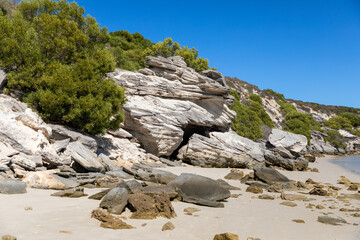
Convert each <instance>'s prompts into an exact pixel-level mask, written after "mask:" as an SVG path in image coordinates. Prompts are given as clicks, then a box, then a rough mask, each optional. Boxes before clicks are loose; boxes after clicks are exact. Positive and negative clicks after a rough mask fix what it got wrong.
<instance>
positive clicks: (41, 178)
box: [22, 169, 79, 190]
mask: <svg viewBox="0 0 360 240" xmlns="http://www.w3.org/2000/svg"><path fill="white" fill-rule="evenodd" d="M59 172H60V170H58V169H55V170H48V171H40V172H28V173H27V174H26V175H25V177H24V179H22V181H23V182H25V183H26V184H27V185H28V186H29V187H33V188H44V189H54V190H65V189H69V188H74V187H77V186H78V185H79V184H78V183H77V182H75V181H73V180H71V179H67V178H63V177H60V176H58V175H56V173H59Z"/></svg>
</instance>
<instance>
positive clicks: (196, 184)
mask: <svg viewBox="0 0 360 240" xmlns="http://www.w3.org/2000/svg"><path fill="white" fill-rule="evenodd" d="M168 185H169V186H173V187H175V188H177V189H178V191H179V194H180V196H181V197H182V198H193V199H203V200H208V201H214V202H215V201H221V200H224V199H227V198H229V197H230V191H229V190H227V189H225V188H223V187H222V186H221V185H220V184H219V182H217V181H215V180H213V179H211V178H208V177H203V176H200V175H196V174H191V173H182V174H181V175H180V176H179V177H177V178H175V179H174V180H173V181H171V182H170V183H169V184H168Z"/></svg>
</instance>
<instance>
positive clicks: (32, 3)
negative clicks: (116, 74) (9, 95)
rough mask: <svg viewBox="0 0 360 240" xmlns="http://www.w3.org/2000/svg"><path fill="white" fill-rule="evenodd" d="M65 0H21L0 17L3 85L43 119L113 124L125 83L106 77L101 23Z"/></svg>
mask: <svg viewBox="0 0 360 240" xmlns="http://www.w3.org/2000/svg"><path fill="white" fill-rule="evenodd" d="M84 13H85V11H84V9H83V8H81V7H79V6H78V5H77V4H76V3H75V2H73V3H68V2H67V1H66V0H60V1H51V0H23V1H21V3H19V5H18V7H17V9H16V10H14V11H13V12H12V15H11V16H10V15H9V14H5V15H3V16H1V17H0V66H1V67H2V68H3V69H4V70H5V71H6V72H7V73H8V75H7V79H8V84H7V87H8V88H9V89H10V90H11V91H14V90H20V91H21V92H22V94H23V100H24V101H25V102H27V103H29V105H30V106H31V107H33V108H34V109H35V110H36V111H38V112H39V113H40V115H41V116H42V117H43V118H44V119H45V120H47V121H54V122H60V123H64V124H67V125H70V126H72V127H76V128H79V129H82V130H85V131H87V132H89V133H93V134H96V133H102V132H104V130H105V129H106V128H117V127H118V126H119V124H120V122H121V121H122V118H123V116H122V114H121V112H120V108H121V105H122V104H123V103H124V101H125V96H124V89H123V88H120V87H118V86H117V85H116V84H115V83H114V82H113V81H111V80H105V79H104V76H105V73H107V72H110V71H113V70H114V68H115V59H114V57H113V55H112V54H111V52H110V51H109V50H108V49H106V48H105V44H106V43H107V41H108V40H109V36H108V34H107V29H106V28H100V27H99V24H98V23H97V22H96V20H95V19H94V18H92V17H91V16H87V17H84Z"/></svg>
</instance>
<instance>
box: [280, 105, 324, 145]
mask: <svg viewBox="0 0 360 240" xmlns="http://www.w3.org/2000/svg"><path fill="white" fill-rule="evenodd" d="M278 103H279V105H280V110H281V112H282V113H283V114H284V115H285V121H284V123H285V127H284V130H286V131H289V132H292V133H295V134H301V135H304V136H306V138H307V139H308V143H310V139H311V130H317V131H321V128H320V126H319V125H318V124H317V123H316V121H315V120H314V118H313V117H312V115H311V114H309V113H301V112H298V111H297V110H296V107H295V106H294V105H292V104H291V103H288V102H284V101H278Z"/></svg>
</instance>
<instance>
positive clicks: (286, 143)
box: [269, 129, 307, 152]
mask: <svg viewBox="0 0 360 240" xmlns="http://www.w3.org/2000/svg"><path fill="white" fill-rule="evenodd" d="M269 142H270V143H271V144H272V145H273V146H275V147H283V148H285V149H287V150H289V151H293V152H301V151H302V150H304V149H305V148H306V145H307V138H306V137H305V136H304V135H300V134H294V133H291V132H285V131H282V130H279V129H273V130H272V131H271V134H270V136H269Z"/></svg>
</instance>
